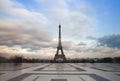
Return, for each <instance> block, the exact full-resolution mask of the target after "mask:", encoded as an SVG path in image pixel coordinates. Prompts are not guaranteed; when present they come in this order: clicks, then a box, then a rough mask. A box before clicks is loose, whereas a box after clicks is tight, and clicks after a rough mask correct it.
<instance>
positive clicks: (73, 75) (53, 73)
mask: <svg viewBox="0 0 120 81" xmlns="http://www.w3.org/2000/svg"><path fill="white" fill-rule="evenodd" d="M8 65H9V64H8ZM93 65H94V66H93ZM25 66H27V67H29V68H20V69H19V70H13V71H12V70H10V71H9V70H8V71H0V81H120V72H119V71H118V70H119V64H89V63H87V64H84V63H77V64H73V63H63V64H62V63H56V64H51V63H46V64H41V63H37V64H27V65H25ZM92 66H93V67H96V68H98V66H99V68H106V69H107V67H109V68H108V69H111V68H112V69H113V68H114V72H111V70H107V71H102V70H99V69H95V68H91V67H92ZM110 66H111V67H110ZM0 67H1V66H0ZM2 67H5V66H2ZM2 67H1V69H2ZM12 68H15V67H14V66H13V67H12ZM115 68H116V69H115ZM8 69H9V68H8Z"/></svg>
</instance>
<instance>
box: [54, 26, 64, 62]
mask: <svg viewBox="0 0 120 81" xmlns="http://www.w3.org/2000/svg"><path fill="white" fill-rule="evenodd" d="M59 52H61V53H59ZM65 61H66V57H65V55H64V52H63V47H62V42H61V25H60V24H59V36H58V46H57V51H56V54H55V57H54V62H65Z"/></svg>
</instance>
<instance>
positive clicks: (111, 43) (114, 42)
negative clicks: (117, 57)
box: [98, 35, 120, 48]
mask: <svg viewBox="0 0 120 81" xmlns="http://www.w3.org/2000/svg"><path fill="white" fill-rule="evenodd" d="M98 43H100V45H107V46H108V47H112V48H120V35H108V36H104V37H101V38H99V39H98Z"/></svg>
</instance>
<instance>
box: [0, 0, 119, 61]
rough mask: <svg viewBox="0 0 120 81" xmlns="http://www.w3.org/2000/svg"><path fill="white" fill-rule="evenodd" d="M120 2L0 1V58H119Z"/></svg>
mask: <svg viewBox="0 0 120 81" xmlns="http://www.w3.org/2000/svg"><path fill="white" fill-rule="evenodd" d="M119 14H120V0H0V56H6V57H11V56H15V55H23V56H25V57H29V58H50V59H52V58H53V57H54V55H55V53H56V47H57V39H58V25H59V24H61V26H62V45H63V49H64V53H65V55H66V57H67V58H88V57H89V58H96V57H97V58H101V57H117V56H120V15H119Z"/></svg>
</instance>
